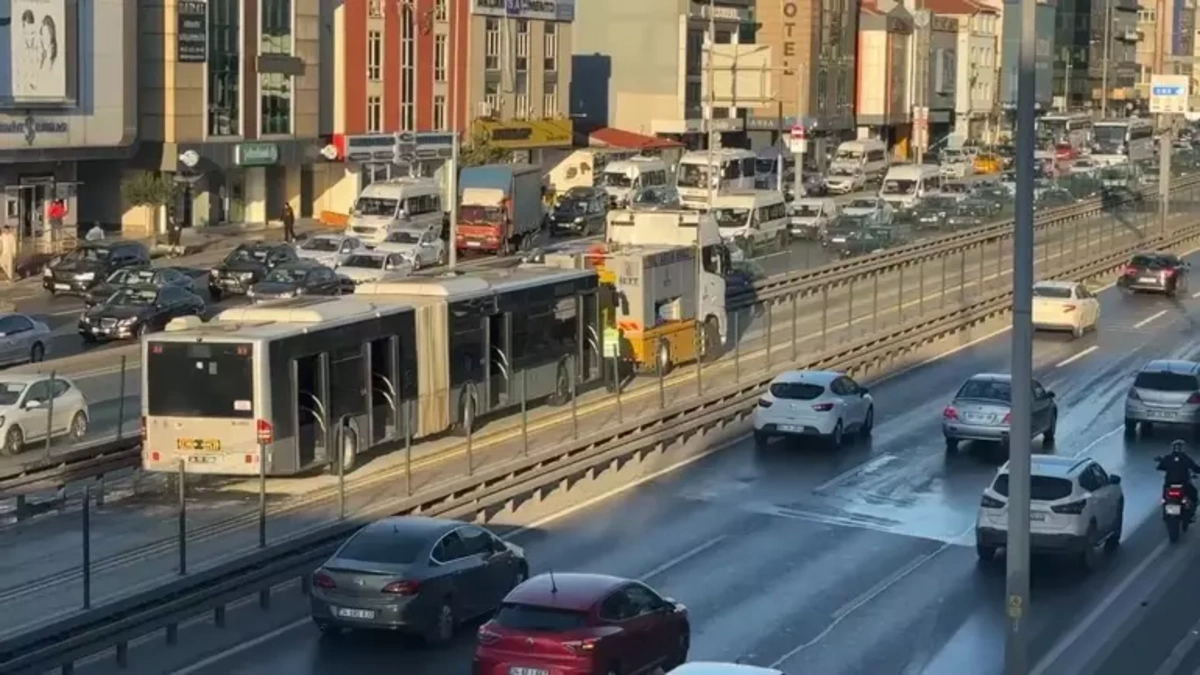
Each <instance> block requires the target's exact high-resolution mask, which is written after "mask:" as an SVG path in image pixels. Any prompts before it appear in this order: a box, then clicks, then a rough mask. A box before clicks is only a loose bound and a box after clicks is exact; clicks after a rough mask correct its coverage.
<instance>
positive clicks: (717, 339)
mask: <svg viewBox="0 0 1200 675" xmlns="http://www.w3.org/2000/svg"><path fill="white" fill-rule="evenodd" d="M702 330H703V332H702V333H701V334H700V340H701V342H700V359H701V360H702V361H704V362H706V363H711V362H713V361H716V360H717V359H719V358H721V327H720V325H718V324H717V317H715V316H710V317H708V318H707V319H705V320H704V328H703V329H702Z"/></svg>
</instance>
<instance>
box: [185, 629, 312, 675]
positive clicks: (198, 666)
mask: <svg viewBox="0 0 1200 675" xmlns="http://www.w3.org/2000/svg"><path fill="white" fill-rule="evenodd" d="M305 624H308V625H312V618H311V617H307V616H306V617H304V618H303V619H297V620H296V621H293V622H291V623H289V624H287V625H285V626H280V627H279V628H276V629H275V630H273V631H271V632H269V633H263V634H262V635H259V636H258V637H256V638H254V639H253V640H248V641H246V642H242V643H241V644H236V645H234V646H232V647H229V648H227V649H225V650H224V651H222V652H220V653H217V654H213V655H212V656H209V657H207V658H204V659H200V660H199V661H197V662H195V663H193V664H191V665H189V666H185V667H183V668H180V669H179V670H175V671H171V675H191V674H192V673H194V672H197V671H200V670H203V669H205V668H207V667H209V666H211V665H213V664H216V663H220V662H221V661H224V660H225V659H227V658H229V657H231V656H236V655H238V654H241V653H242V652H244V651H247V650H250V649H254V648H255V647H257V646H259V645H261V644H265V643H267V642H270V641H271V640H274V639H275V638H277V637H279V636H280V635H283V634H284V633H290V632H291V631H294V630H296V629H297V628H300V627H302V626H304V625H305Z"/></svg>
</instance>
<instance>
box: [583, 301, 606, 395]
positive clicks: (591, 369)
mask: <svg viewBox="0 0 1200 675" xmlns="http://www.w3.org/2000/svg"><path fill="white" fill-rule="evenodd" d="M579 306H580V311H579V324H578V329H577V330H578V337H579V347H578V351H577V353H578V354H579V363H580V366H579V368H578V370H579V374H578V375H577V376H576V381H577V382H591V381H592V380H594V379H596V378H597V377H599V376H600V368H601V359H603V358H604V351H603V346H602V345H603V339H604V335H603V333H604V328H603V325H602V324H601V322H600V321H601V319H600V294H599V292H597V291H591V292H589V293H585V294H583V295H581V296H579Z"/></svg>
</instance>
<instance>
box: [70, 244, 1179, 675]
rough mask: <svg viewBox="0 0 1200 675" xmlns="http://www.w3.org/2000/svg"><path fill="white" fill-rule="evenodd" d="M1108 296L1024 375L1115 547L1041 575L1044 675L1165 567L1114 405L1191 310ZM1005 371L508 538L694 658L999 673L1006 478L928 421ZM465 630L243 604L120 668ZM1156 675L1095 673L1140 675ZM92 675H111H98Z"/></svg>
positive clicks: (176, 667) (901, 399)
mask: <svg viewBox="0 0 1200 675" xmlns="http://www.w3.org/2000/svg"><path fill="white" fill-rule="evenodd" d="M1193 261H1194V262H1200V259H1197V257H1196V256H1193ZM1196 295H1197V296H1200V292H1197V293H1196ZM1101 299H1102V303H1103V314H1102V319H1101V328H1100V330H1099V331H1098V332H1097V333H1095V334H1089V335H1088V336H1086V337H1084V338H1082V339H1079V340H1070V339H1069V338H1065V337H1063V336H1057V335H1050V336H1043V335H1039V337H1038V338H1037V341H1036V345H1035V368H1036V370H1035V373H1036V376H1037V377H1038V378H1039V379H1040V381H1042V382H1043V383H1044V384H1045V385H1046V386H1047V387H1048V388H1049V389H1051V390H1054V391H1055V392H1056V393H1057V394H1058V401H1059V405H1060V417H1059V432H1060V433H1059V443H1058V446H1057V447H1056V448H1045V447H1042V446H1041V445H1040V443H1036V442H1035V450H1039V449H1040V450H1042V451H1048V452H1054V453H1056V454H1059V455H1065V456H1083V455H1090V456H1093V457H1095V458H1096V459H1097V460H1099V461H1100V462H1101V463H1102V464H1103V465H1104V466H1105V467H1106V468H1107V469H1108V470H1110V471H1111V472H1113V473H1117V474H1119V475H1121V476H1122V478H1123V483H1122V485H1123V489H1124V491H1125V498H1126V512H1125V523H1126V529H1125V533H1124V536H1123V538H1122V547H1121V549H1120V550H1119V551H1118V552H1117V553H1116V554H1115V555H1114V556H1112V557H1110V558H1107V559H1105V560H1104V561H1103V562H1102V563H1101V565H1100V567H1099V568H1098V569H1097V570H1095V571H1094V572H1093V573H1091V574H1089V575H1081V574H1079V573H1078V572H1077V571H1075V570H1073V569H1071V568H1069V567H1066V566H1065V565H1063V564H1061V563H1058V562H1055V561H1049V560H1046V561H1043V560H1038V561H1035V566H1034V576H1033V594H1032V601H1031V605H1030V608H1029V612H1028V615H1027V617H1026V619H1025V630H1026V632H1027V634H1028V635H1029V636H1030V637H1031V652H1032V656H1033V661H1034V662H1035V663H1038V670H1036V671H1035V673H1038V674H1039V675H1040V674H1041V673H1046V674H1047V675H1048V674H1051V673H1053V674H1054V675H1058V674H1060V673H1071V672H1075V671H1076V669H1077V668H1078V667H1079V666H1080V664H1081V663H1082V662H1083V661H1086V659H1083V660H1080V659H1079V658H1076V657H1077V656H1078V654H1091V653H1093V652H1094V651H1095V649H1096V648H1097V646H1098V645H1099V644H1101V643H1100V642H1097V641H1096V639H1095V637H1094V633H1093V632H1092V631H1093V629H1094V628H1098V626H1099V625H1100V624H1101V623H1103V621H1102V619H1104V618H1105V617H1107V616H1109V615H1108V614H1107V613H1106V612H1107V611H1109V610H1110V611H1112V612H1119V611H1121V610H1120V609H1119V608H1112V607H1111V603H1112V601H1111V600H1110V598H1112V597H1113V596H1114V595H1115V594H1120V593H1122V592H1123V591H1124V590H1125V589H1127V588H1128V587H1129V586H1130V584H1132V583H1134V582H1136V581H1138V580H1139V579H1142V578H1144V577H1145V576H1146V575H1147V574H1153V572H1154V570H1153V569H1150V570H1147V569H1145V563H1146V561H1147V560H1153V558H1152V556H1155V555H1161V554H1156V553H1155V552H1156V551H1158V550H1159V548H1160V546H1161V542H1162V541H1163V539H1164V535H1163V532H1162V526H1161V525H1160V524H1159V523H1158V521H1157V519H1156V516H1157V508H1158V501H1157V500H1158V490H1159V485H1160V478H1159V476H1158V474H1157V473H1156V472H1155V471H1154V464H1153V461H1152V457H1153V456H1154V455H1156V454H1158V453H1160V452H1162V450H1163V449H1164V448H1165V447H1166V445H1167V443H1168V441H1169V439H1170V436H1168V435H1162V436H1155V437H1152V438H1148V439H1139V440H1136V441H1129V442H1127V441H1125V440H1123V438H1122V434H1121V429H1122V417H1123V398H1124V393H1125V391H1126V389H1127V387H1128V386H1129V382H1130V376H1131V374H1132V373H1133V372H1134V371H1135V370H1136V369H1137V368H1138V367H1139V366H1140V365H1141V364H1142V363H1144V362H1145V361H1146V360H1148V359H1150V358H1157V357H1173V358H1200V347H1197V346H1196V345H1197V339H1198V338H1200V326H1197V324H1196V321H1195V317H1196V316H1197V312H1200V300H1197V299H1196V298H1195V297H1183V298H1180V299H1178V300H1175V301H1171V300H1167V299H1165V298H1159V297H1152V296H1136V297H1126V296H1123V295H1121V294H1119V293H1117V292H1116V291H1114V290H1112V289H1109V290H1105V291H1103V292H1102V293H1101ZM1008 360H1009V345H1008V339H1007V335H1003V334H1002V335H998V336H995V337H992V338H990V339H986V340H982V341H979V342H977V343H975V344H972V345H965V346H964V347H963V348H962V349H961V350H960V351H958V352H957V353H956V354H954V355H952V356H948V357H946V358H944V359H942V360H940V361H936V362H934V363H932V364H929V365H926V366H923V367H919V368H916V369H913V370H910V371H907V372H906V373H902V374H900V375H898V376H896V377H894V378H892V379H889V380H886V381H883V382H880V383H876V384H874V386H873V387H872V392H873V395H874V396H875V401H876V409H877V416H876V419H877V427H876V433H875V435H874V438H873V439H872V440H870V441H861V442H859V443H857V444H855V445H854V446H852V447H848V448H845V449H843V450H842V451H841V452H839V453H831V452H829V451H828V450H825V449H820V448H815V447H803V446H795V445H785V444H782V443H775V444H773V445H772V446H771V447H769V448H768V449H767V450H765V451H762V452H758V451H755V449H754V448H753V446H752V444H751V443H750V442H749V441H748V440H746V439H744V438H742V439H740V440H738V441H735V442H734V443H733V445H732V446H731V447H729V448H727V449H725V450H724V451H722V452H719V453H716V454H714V455H711V456H709V457H707V458H705V459H703V460H701V461H699V462H695V463H693V464H691V465H689V466H686V467H683V468H680V469H679V470H677V471H675V472H672V473H669V474H667V475H663V476H660V477H658V478H656V479H654V480H652V481H649V482H648V483H646V484H644V485H641V486H640V487H638V488H637V489H636V490H633V491H629V492H625V493H623V494H621V495H614V496H612V498H611V499H609V500H607V501H605V502H602V503H600V504H598V505H595V506H592V507H591V508H586V509H582V510H580V511H577V512H575V513H572V514H568V515H565V516H564V517H562V518H559V519H557V520H554V521H551V522H546V523H543V524H542V525H541V526H540V527H537V528H535V529H532V530H526V531H523V532H520V533H517V534H516V535H515V541H516V542H517V543H519V544H520V545H522V546H523V547H525V549H526V551H527V554H528V556H529V559H530V561H531V562H532V564H533V566H534V571H535V572H538V571H544V570H547V569H554V570H576V571H595V572H605V573H610V574H617V575H623V576H628V577H636V578H641V579H644V580H645V581H647V582H648V583H649V584H651V585H652V586H654V587H655V588H657V589H658V590H660V591H661V592H663V593H664V594H666V595H669V596H671V597H673V598H676V599H678V600H679V601H681V602H683V603H685V604H686V605H687V606H688V607H689V609H690V616H691V621H692V631H693V633H692V650H691V658H692V659H693V660H735V659H741V660H744V661H746V662H748V663H753V664H760V665H771V666H774V667H778V668H781V669H783V670H784V671H785V672H789V673H821V674H822V675H841V674H845V675H851V674H861V673H878V674H880V675H916V674H929V675H943V674H945V675H959V674H960V673H964V672H971V673H978V674H980V675H993V674H994V675H999V674H1000V673H1001V672H1002V669H1003V627H1004V622H1005V606H1004V604H1005V603H1004V600H1003V587H1004V575H1003V573H1001V572H999V571H998V570H995V569H993V568H990V567H980V566H978V565H977V564H976V557H975V552H974V550H973V547H972V544H973V540H972V526H973V520H974V516H975V513H976V509H977V507H978V500H979V495H980V491H981V490H982V489H983V487H984V486H985V485H986V484H987V483H988V481H989V480H990V479H991V477H992V476H993V474H994V471H995V468H996V465H997V463H998V460H997V459H996V458H995V457H994V456H993V453H991V452H988V448H986V447H977V446H971V447H969V448H967V450H968V451H967V452H965V453H960V455H958V456H955V457H953V458H949V459H948V458H946V456H945V455H944V452H943V448H942V441H941V435H940V411H941V409H942V407H943V406H944V405H945V404H946V402H947V401H948V400H949V399H950V397H951V396H952V394H953V392H954V391H955V390H956V389H957V387H958V386H959V385H960V384H961V383H962V381H963V379H964V378H966V377H967V376H969V375H971V374H973V373H977V372H994V371H1004V370H1005V369H1006V368H1007V364H1008ZM1186 546H1187V544H1184V547H1186ZM1184 547H1179V549H1178V550H1179V551H1183V550H1184ZM1178 555H1182V554H1178ZM130 574H133V570H130ZM1106 603H1107V604H1106ZM1181 604H1182V603H1181ZM1097 617H1100V619H1097ZM1184 623H1185V624H1186V622H1184ZM472 633H473V631H472V630H471V629H470V628H466V629H464V630H463V631H462V633H461V635H460V637H459V638H458V639H457V640H455V641H454V643H453V644H452V645H451V646H450V647H449V648H447V649H443V650H432V649H427V648H423V647H419V646H415V645H413V644H411V643H409V642H408V641H405V640H401V639H398V638H397V637H395V636H392V635H380V636H371V635H362V636H359V635H352V636H349V637H347V638H345V639H342V640H330V639H323V638H321V637H320V636H319V634H318V632H317V631H316V629H315V628H314V627H313V626H312V625H311V624H310V623H309V621H308V619H307V616H306V611H305V605H304V603H303V601H302V599H301V598H300V596H299V594H297V593H288V594H282V595H280V596H279V597H278V598H277V599H276V600H275V601H274V603H273V606H272V610H271V611H270V612H266V613H263V612H261V611H260V610H259V609H258V608H257V607H256V606H254V605H253V603H245V604H242V605H240V606H238V607H237V608H235V609H233V610H231V613H230V616H229V627H227V628H225V629H223V630H221V631H217V630H215V629H213V628H211V626H210V625H209V624H208V623H207V622H199V623H195V624H192V625H190V626H185V627H184V628H183V629H182V630H181V634H180V640H179V644H180V645H182V646H178V647H167V646H165V645H164V644H163V641H162V640H161V638H153V639H149V640H145V641H143V642H142V643H140V644H138V645H135V646H134V647H133V648H132V650H131V656H130V659H131V667H130V670H133V671H135V672H147V673H150V672H154V673H167V672H173V673H176V674H177V675H185V674H186V675H218V674H219V675H257V674H259V673H264V672H272V673H274V672H288V673H296V674H297V675H309V674H311V675H333V674H334V673H346V672H353V673H358V674H362V675H372V674H374V673H380V674H382V673H394V672H396V671H397V670H398V669H399V670H403V671H404V672H412V673H422V674H430V675H433V674H440V673H465V672H469V667H470V658H471V653H472V648H473V644H474V636H473V634H472ZM1167 644H1168V645H1169V644H1170V642H1168V643H1167ZM1151 658H1157V656H1156V655H1153V654H1146V655H1145V657H1144V659H1143V660H1142V661H1140V662H1135V663H1137V664H1141V666H1140V667H1137V666H1136V665H1133V666H1130V667H1127V668H1125V669H1123V670H1119V671H1118V670H1113V671H1106V672H1114V673H1115V672H1121V673H1124V674H1129V673H1139V674H1145V675H1149V674H1150V672H1151V671H1150V670H1149V669H1148V668H1147V667H1146V664H1148V663H1150V661H1149V659H1151ZM1064 660H1066V661H1069V662H1067V663H1064V662H1063V661H1064ZM84 670H86V671H87V672H89V673H109V672H115V670H116V668H115V666H114V665H113V663H112V659H111V656H108V657H105V658H102V659H99V660H96V661H93V662H90V663H89V664H87V665H85V666H83V667H82V668H80V669H79V671H80V672H82V671H84ZM124 672H129V670H126V671H124ZM1081 672H1082V671H1081ZM1173 672H1174V671H1173ZM1179 672H1183V671H1179Z"/></svg>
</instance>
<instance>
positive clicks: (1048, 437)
mask: <svg viewBox="0 0 1200 675" xmlns="http://www.w3.org/2000/svg"><path fill="white" fill-rule="evenodd" d="M1057 430H1058V413H1057V412H1055V413H1054V414H1053V415H1052V416H1051V417H1050V426H1049V427H1046V430H1045V431H1044V432H1042V445H1046V446H1052V445H1054V434H1055V432H1056V431H1057Z"/></svg>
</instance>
